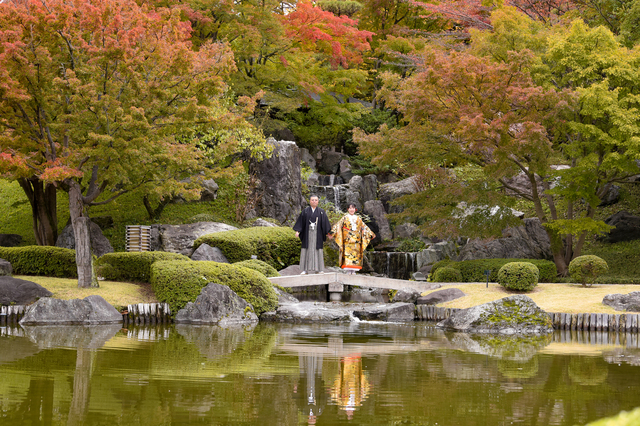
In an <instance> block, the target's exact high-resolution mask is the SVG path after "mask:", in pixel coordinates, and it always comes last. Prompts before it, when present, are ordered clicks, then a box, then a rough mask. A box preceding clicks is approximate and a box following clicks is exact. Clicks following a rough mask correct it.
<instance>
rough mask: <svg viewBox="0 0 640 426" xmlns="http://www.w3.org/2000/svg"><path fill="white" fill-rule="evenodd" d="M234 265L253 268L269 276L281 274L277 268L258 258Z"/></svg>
mask: <svg viewBox="0 0 640 426" xmlns="http://www.w3.org/2000/svg"><path fill="white" fill-rule="evenodd" d="M234 265H236V266H242V267H245V268H249V269H253V270H254V271H258V272H260V273H261V274H262V275H264V276H265V277H267V278H268V277H279V276H280V273H278V271H276V268H274V267H273V266H271V265H269V264H268V263H267V262H263V261H262V260H258V259H249V260H243V261H242V262H236V263H234Z"/></svg>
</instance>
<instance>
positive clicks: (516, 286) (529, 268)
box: [498, 262, 540, 291]
mask: <svg viewBox="0 0 640 426" xmlns="http://www.w3.org/2000/svg"><path fill="white" fill-rule="evenodd" d="M539 277H540V271H538V267H537V266H536V265H534V264H533V263H530V262H510V263H507V264H506V265H504V266H503V267H502V268H500V270H499V271H498V283H499V284H500V285H501V286H502V287H504V288H506V289H509V290H517V291H531V290H533V288H534V287H535V286H537V285H538V278H539Z"/></svg>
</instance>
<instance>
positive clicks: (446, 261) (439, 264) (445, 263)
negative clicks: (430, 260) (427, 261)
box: [429, 259, 456, 281]
mask: <svg viewBox="0 0 640 426" xmlns="http://www.w3.org/2000/svg"><path fill="white" fill-rule="evenodd" d="M452 263H456V262H455V261H453V260H451V259H443V260H440V261H438V262H436V263H434V264H433V266H431V271H429V276H430V277H434V276H435V273H436V272H437V271H438V269H440V268H444V267H445V266H449V265H450V264H452ZM431 281H433V280H431Z"/></svg>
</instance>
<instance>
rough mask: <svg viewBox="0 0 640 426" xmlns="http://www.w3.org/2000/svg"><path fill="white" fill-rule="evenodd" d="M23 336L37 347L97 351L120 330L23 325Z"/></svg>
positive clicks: (117, 326) (107, 326)
mask: <svg viewBox="0 0 640 426" xmlns="http://www.w3.org/2000/svg"><path fill="white" fill-rule="evenodd" d="M22 328H24V332H25V335H26V336H27V337H28V338H29V340H31V341H32V342H33V343H35V344H36V345H38V347H40V348H42V349H44V348H57V347H68V348H85V349H99V348H101V347H102V346H104V344H105V343H106V342H107V341H108V340H110V339H111V338H112V337H113V336H115V335H116V333H117V332H118V331H120V329H121V328H122V326H121V325H120V324H105V325H93V326H82V325H23V326H22Z"/></svg>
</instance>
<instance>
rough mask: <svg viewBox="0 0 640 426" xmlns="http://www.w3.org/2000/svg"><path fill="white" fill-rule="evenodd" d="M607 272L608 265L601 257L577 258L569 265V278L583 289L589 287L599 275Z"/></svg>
mask: <svg viewBox="0 0 640 426" xmlns="http://www.w3.org/2000/svg"><path fill="white" fill-rule="evenodd" d="M608 271H609V265H607V262H606V261H605V260H604V259H602V258H601V257H598V256H594V255H592V254H587V255H584V256H578V257H576V258H575V259H573V260H572V261H571V262H570V263H569V274H570V275H571V278H572V279H573V280H575V281H577V282H579V283H581V284H582V285H583V286H584V287H586V286H587V285H589V286H591V285H593V283H594V282H595V280H596V278H598V276H599V275H602V274H605V273H607V272H608Z"/></svg>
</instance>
